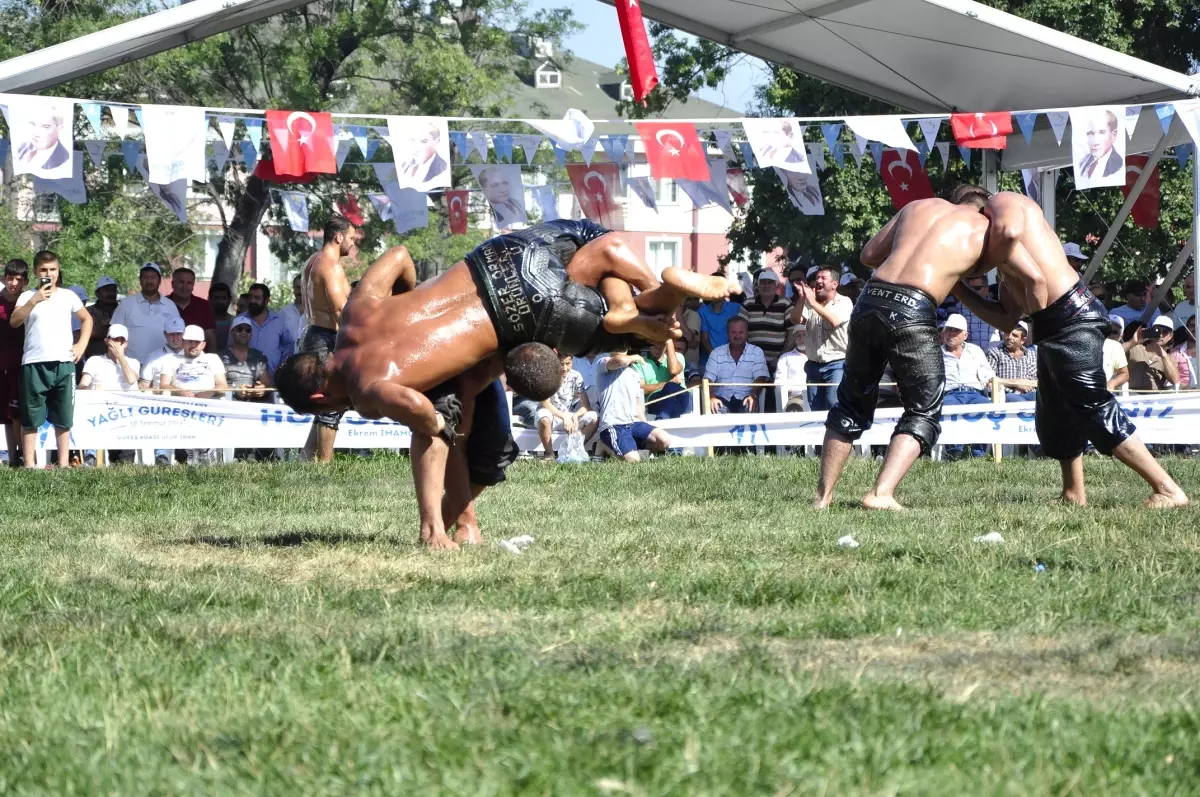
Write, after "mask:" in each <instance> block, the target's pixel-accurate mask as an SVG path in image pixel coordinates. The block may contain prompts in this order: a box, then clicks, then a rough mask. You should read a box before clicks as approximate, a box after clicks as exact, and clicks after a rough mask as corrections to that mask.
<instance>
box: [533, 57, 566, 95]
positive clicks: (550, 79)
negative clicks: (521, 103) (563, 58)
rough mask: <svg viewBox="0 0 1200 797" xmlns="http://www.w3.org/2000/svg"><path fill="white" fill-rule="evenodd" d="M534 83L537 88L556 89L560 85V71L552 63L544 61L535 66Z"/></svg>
mask: <svg viewBox="0 0 1200 797" xmlns="http://www.w3.org/2000/svg"><path fill="white" fill-rule="evenodd" d="M534 75H535V78H536V80H535V83H536V85H537V87H538V88H539V89H556V88H558V87H559V86H561V85H562V73H561V72H559V71H558V69H557V68H555V66H554V64H551V63H548V62H547V63H545V64H542V65H541V66H539V67H538V68H537V72H535V73H534Z"/></svg>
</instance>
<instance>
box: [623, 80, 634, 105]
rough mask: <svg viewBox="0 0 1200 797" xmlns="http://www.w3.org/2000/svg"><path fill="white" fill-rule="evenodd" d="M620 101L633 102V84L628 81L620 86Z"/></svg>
mask: <svg viewBox="0 0 1200 797" xmlns="http://www.w3.org/2000/svg"><path fill="white" fill-rule="evenodd" d="M621 99H623V100H625V101H627V102H633V84H632V83H630V82H629V81H628V80H626V81H625V82H623V83H622V84H621Z"/></svg>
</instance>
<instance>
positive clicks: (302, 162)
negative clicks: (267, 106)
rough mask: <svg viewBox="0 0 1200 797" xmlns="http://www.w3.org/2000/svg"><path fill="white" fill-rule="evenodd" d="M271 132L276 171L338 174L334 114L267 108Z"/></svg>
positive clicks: (285, 173)
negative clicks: (268, 109) (271, 109)
mask: <svg viewBox="0 0 1200 797" xmlns="http://www.w3.org/2000/svg"><path fill="white" fill-rule="evenodd" d="M267 132H268V133H270V135H271V157H272V158H273V159H274V160H275V173H276V174H278V175H280V176H284V175H291V176H293V177H300V176H302V175H305V174H312V173H316V174H337V158H335V157H334V154H333V151H334V139H333V117H332V116H331V115H329V114H327V113H316V112H312V113H310V112H307V111H267Z"/></svg>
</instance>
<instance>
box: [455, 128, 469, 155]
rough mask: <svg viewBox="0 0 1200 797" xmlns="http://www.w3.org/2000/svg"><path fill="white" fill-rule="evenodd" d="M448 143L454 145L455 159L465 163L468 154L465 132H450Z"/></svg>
mask: <svg viewBox="0 0 1200 797" xmlns="http://www.w3.org/2000/svg"><path fill="white" fill-rule="evenodd" d="M450 143H451V144H453V145H454V153H455V157H457V158H458V160H459V162H460V163H461V162H463V161H466V159H467V156H468V155H470V152H469V151H468V150H467V133H466V131H465V130H451V131H450Z"/></svg>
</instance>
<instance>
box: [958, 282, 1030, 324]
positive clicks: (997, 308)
mask: <svg viewBox="0 0 1200 797" xmlns="http://www.w3.org/2000/svg"><path fill="white" fill-rule="evenodd" d="M1000 290H1001V291H1002V292H1003V290H1004V288H1003V286H1001V289H1000ZM950 293H951V294H953V296H954V298H955V299H958V300H959V301H960V302H962V303H963V305H965V306H966V308H967V309H968V310H970V311H971V312H972V313H974V314H975V315H977V316H979V317H980V318H982V319H983V320H984V321H986V322H987V323H988V324H990V325H992V326H994V327H995V328H996V329H998V330H1000V331H1001V332H1009V331H1011V330H1012V328H1013V327H1015V326H1016V325H1017V322H1018V321H1020V320H1021V313H1020V311H1019V310H1018V309H1017V308H1015V307H1012V306H1010V303H1009V302H998V301H996V300H995V299H985V298H983V297H982V296H980V295H979V294H978V293H976V292H975V291H973V290H972V289H971V288H969V287H967V285H966V284H965V283H963V282H958V283H957V284H955V286H954V287H953V288H952V289H951V291H950Z"/></svg>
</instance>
